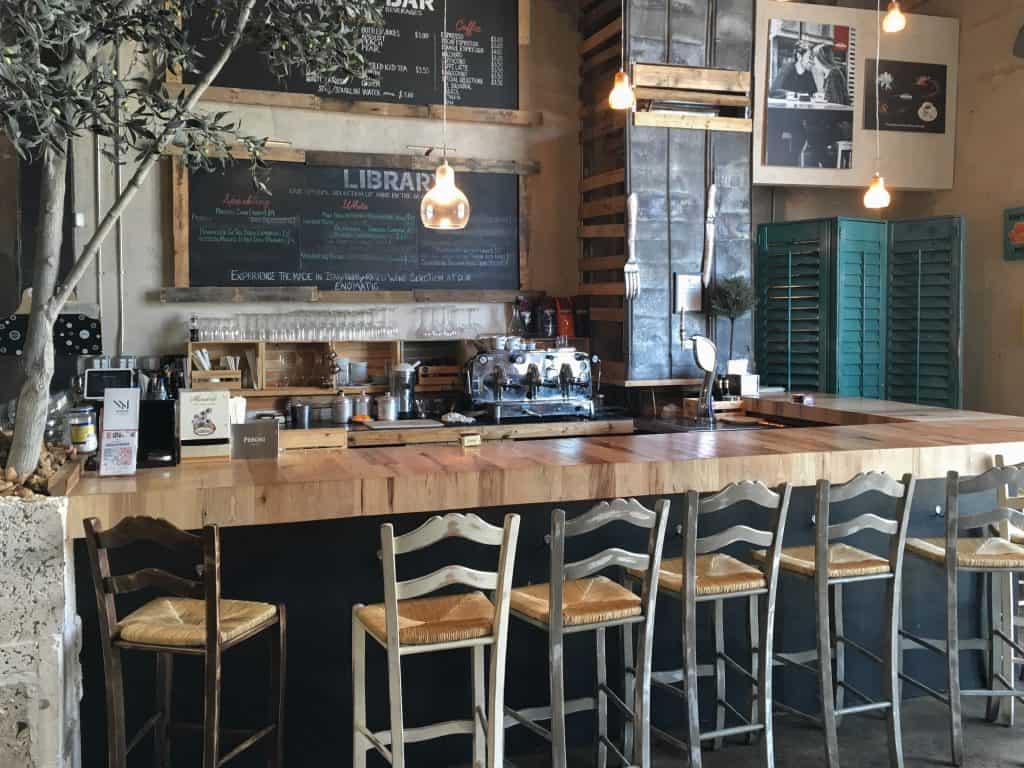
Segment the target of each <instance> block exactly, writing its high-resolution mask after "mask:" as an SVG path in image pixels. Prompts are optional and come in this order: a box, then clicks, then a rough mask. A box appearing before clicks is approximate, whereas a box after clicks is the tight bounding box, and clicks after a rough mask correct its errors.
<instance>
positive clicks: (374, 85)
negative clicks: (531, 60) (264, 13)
mask: <svg viewBox="0 0 1024 768" xmlns="http://www.w3.org/2000/svg"><path fill="white" fill-rule="evenodd" d="M518 8H519V0H448V25H447V29H446V30H445V31H446V34H444V35H443V36H442V34H441V31H442V29H441V28H442V26H444V23H443V19H444V0H385V2H384V26H382V27H367V28H365V29H364V30H363V33H362V37H361V40H360V43H361V50H362V51H363V54H364V55H365V56H366V59H367V69H368V73H367V77H366V79H364V80H361V81H358V80H356V81H350V82H348V83H343V82H341V81H340V80H331V79H327V80H323V81H316V80H311V79H309V78H307V77H306V75H305V73H301V72H300V73H296V74H294V75H292V76H291V77H288V78H286V79H284V80H278V79H277V78H275V77H274V76H273V75H272V74H271V73H270V72H269V71H268V70H267V67H266V66H265V65H264V64H263V62H262V60H261V58H260V54H259V52H258V51H257V50H255V49H253V48H246V47H243V48H240V49H239V50H238V51H236V52H235V54H234V55H233V56H232V57H231V59H230V60H229V62H228V63H227V65H226V66H225V68H224V70H223V71H222V72H221V74H220V76H219V77H218V78H217V80H216V81H215V82H214V85H215V86H223V87H227V88H243V89H252V90H263V91H289V92H292V93H305V94H316V95H319V96H337V97H341V98H345V99H353V100H358V101H384V102H393V103H396V104H413V105H425V104H441V103H442V98H443V88H442V78H441V61H442V46H443V52H444V54H445V59H446V61H447V68H448V104H449V105H451V106H464V107H487V108H493V109H518V108H519V71H518V69H519V16H518ZM192 27H193V30H192V31H193V34H194V35H196V36H197V37H198V38H199V39H201V40H206V41H208V42H205V43H204V44H203V46H202V47H203V48H204V53H205V55H206V59H205V60H207V61H210V60H212V59H213V58H214V57H215V54H216V52H217V51H218V50H219V48H218V42H217V41H216V40H214V39H211V35H210V24H209V20H208V19H207V18H205V17H203V16H201V15H198V14H197V16H196V17H194V18H193V19H192ZM185 82H195V75H186V76H185Z"/></svg>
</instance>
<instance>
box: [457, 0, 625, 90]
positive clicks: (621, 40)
mask: <svg viewBox="0 0 1024 768" xmlns="http://www.w3.org/2000/svg"><path fill="white" fill-rule="evenodd" d="M445 2H448V0H445ZM619 46H620V51H621V52H620V54H619V68H620V69H621V70H622V71H623V72H625V71H626V0H622V28H621V29H620V30H619Z"/></svg>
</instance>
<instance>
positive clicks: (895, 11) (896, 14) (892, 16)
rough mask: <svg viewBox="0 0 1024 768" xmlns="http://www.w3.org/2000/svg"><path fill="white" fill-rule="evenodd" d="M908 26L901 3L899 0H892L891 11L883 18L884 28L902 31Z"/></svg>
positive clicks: (891, 30)
mask: <svg viewBox="0 0 1024 768" xmlns="http://www.w3.org/2000/svg"><path fill="white" fill-rule="evenodd" d="M906 28H907V17H906V16H904V15H903V11H901V10H900V4H899V3H898V2H897V0H891V2H890V3H889V12H888V13H887V14H885V18H884V19H882V29H883V30H884V31H886V32H902V31H903V30H904V29H906Z"/></svg>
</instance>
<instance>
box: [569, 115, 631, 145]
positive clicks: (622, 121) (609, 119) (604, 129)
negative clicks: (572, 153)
mask: <svg viewBox="0 0 1024 768" xmlns="http://www.w3.org/2000/svg"><path fill="white" fill-rule="evenodd" d="M627 114H628V113H627V112H617V111H611V110H609V111H608V112H605V113H602V114H601V115H599V116H597V117H594V118H592V119H590V120H587V121H586V122H585V123H584V124H583V127H582V128H581V129H580V139H581V140H582V141H593V140H594V139H599V138H601V137H602V136H608V135H609V134H612V133H617V132H619V131H625V130H626V115H627Z"/></svg>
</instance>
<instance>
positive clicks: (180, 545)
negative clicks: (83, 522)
mask: <svg viewBox="0 0 1024 768" xmlns="http://www.w3.org/2000/svg"><path fill="white" fill-rule="evenodd" d="M96 540H97V545H98V546H99V547H100V549H119V548H121V547H125V546H128V545H129V544H135V543H137V542H139V541H151V542H153V543H154V544H159V545H160V546H161V547H163V548H164V549H167V550H169V551H171V552H177V553H179V554H181V555H185V556H188V557H194V558H196V559H199V558H202V556H203V539H202V537H201V536H197V535H196V534H194V533H189V532H188V531H183V530H181V529H180V528H177V527H176V526H175V525H174V524H173V523H169V522H167V521H166V520H162V519H159V518H155V517H141V516H140V517H126V518H124V519H123V520H121V521H120V522H119V523H118V524H117V525H115V526H114V527H113V528H109V529H107V530H105V531H101V530H99V529H97V530H96Z"/></svg>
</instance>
